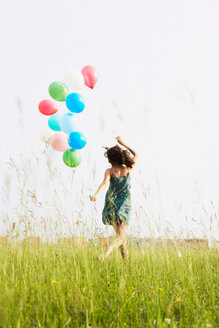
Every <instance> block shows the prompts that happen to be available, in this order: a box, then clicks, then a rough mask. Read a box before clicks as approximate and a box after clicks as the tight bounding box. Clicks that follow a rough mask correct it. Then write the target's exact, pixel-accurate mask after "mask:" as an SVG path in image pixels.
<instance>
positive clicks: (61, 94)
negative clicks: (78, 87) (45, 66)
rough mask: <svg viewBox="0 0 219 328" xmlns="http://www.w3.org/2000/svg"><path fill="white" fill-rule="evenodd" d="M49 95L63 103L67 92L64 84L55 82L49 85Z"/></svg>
mask: <svg viewBox="0 0 219 328" xmlns="http://www.w3.org/2000/svg"><path fill="white" fill-rule="evenodd" d="M49 94H50V96H51V97H52V98H53V99H55V100H58V101H65V99H66V97H67V95H68V94H69V90H68V87H67V86H66V85H65V84H64V83H62V82H58V81H56V82H52V83H51V84H50V85H49Z"/></svg>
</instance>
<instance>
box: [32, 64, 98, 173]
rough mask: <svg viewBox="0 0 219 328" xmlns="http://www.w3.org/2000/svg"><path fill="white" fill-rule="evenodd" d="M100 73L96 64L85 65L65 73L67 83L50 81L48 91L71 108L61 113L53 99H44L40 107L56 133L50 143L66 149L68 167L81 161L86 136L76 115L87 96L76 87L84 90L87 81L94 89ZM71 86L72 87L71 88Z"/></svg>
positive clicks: (64, 155)
mask: <svg viewBox="0 0 219 328" xmlns="http://www.w3.org/2000/svg"><path fill="white" fill-rule="evenodd" d="M97 79H98V75H97V71H96V69H95V68H94V67H93V66H85V67H84V68H83V69H82V70H81V72H80V71H78V70H75V69H74V70H71V71H68V72H67V73H66V74H65V82H66V84H65V83H63V82H59V81H55V82H52V83H51V84H50V85H49V94H50V96H51V97H52V98H53V99H54V100H56V101H62V102H65V103H66V107H67V109H68V111H67V112H66V113H64V114H61V113H59V111H58V108H57V105H56V103H55V102H54V101H53V100H42V101H41V102H40V103H39V106H38V108H39V111H40V113H42V114H43V115H47V116H49V119H48V126H49V127H50V129H51V130H53V131H55V133H54V134H53V135H52V137H51V138H50V140H49V142H50V144H51V146H52V147H53V148H54V149H55V150H57V151H60V152H63V162H64V163H65V164H66V165H67V166H69V167H76V166H78V165H80V163H81V154H80V151H79V150H80V149H82V148H84V147H85V145H86V143H87V139H86V137H85V135H84V134H83V133H82V132H80V131H78V127H77V124H76V121H75V116H76V115H77V114H78V113H81V112H82V111H83V110H84V108H85V100H84V97H83V96H82V95H81V94H80V93H78V92H72V91H75V90H81V89H82V88H83V86H84V85H86V86H87V87H89V88H91V89H93V88H94V86H95V84H96V83H97ZM70 90H71V91H70Z"/></svg>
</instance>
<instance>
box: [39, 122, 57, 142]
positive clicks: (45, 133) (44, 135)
mask: <svg viewBox="0 0 219 328" xmlns="http://www.w3.org/2000/svg"><path fill="white" fill-rule="evenodd" d="M53 134H54V132H53V131H51V130H50V129H49V127H48V126H44V127H43V128H41V130H40V132H39V137H40V140H41V141H42V142H45V143H46V144H48V143H49V141H50V138H51V137H52V136H53Z"/></svg>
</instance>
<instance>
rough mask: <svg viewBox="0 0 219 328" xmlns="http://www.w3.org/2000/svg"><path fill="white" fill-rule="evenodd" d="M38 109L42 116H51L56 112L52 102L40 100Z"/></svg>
mask: <svg viewBox="0 0 219 328" xmlns="http://www.w3.org/2000/svg"><path fill="white" fill-rule="evenodd" d="M38 108H39V111H40V113H42V114H43V115H53V114H55V113H57V112H58V109H57V107H56V104H55V103H54V102H53V101H52V100H42V101H41V102H40V103H39V106H38Z"/></svg>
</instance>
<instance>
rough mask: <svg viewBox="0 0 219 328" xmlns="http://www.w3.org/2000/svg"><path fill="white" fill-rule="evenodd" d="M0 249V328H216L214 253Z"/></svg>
mask: <svg viewBox="0 0 219 328" xmlns="http://www.w3.org/2000/svg"><path fill="white" fill-rule="evenodd" d="M100 252H101V249H100V248H96V247H95V246H93V245H85V246H84V247H83V248H82V249H80V248H77V247H76V246H74V245H68V246H67V245H46V244H44V245H43V244H42V245H41V246H39V247H33V248H28V247H23V246H21V245H11V246H10V245H8V246H3V245H2V246H0V327H7V328H8V327H22V328H23V327H49V328H52V327H104V328H105V327H198V328H200V327H218V326H219V320H218V317H217V313H219V305H218V298H217V297H218V285H219V284H218V262H219V261H218V260H219V256H218V251H216V250H208V249H206V248H199V249H198V248H197V249H189V248H185V247H184V248H183V247H180V248H175V247H173V246H172V247H163V248H155V247H150V248H146V247H136V246H133V245H129V261H128V262H124V261H123V260H122V258H121V256H120V253H119V252H118V251H115V252H114V253H113V254H112V255H111V257H109V258H108V259H106V260H105V262H104V263H101V262H100V261H99V260H98V255H99V254H100Z"/></svg>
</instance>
